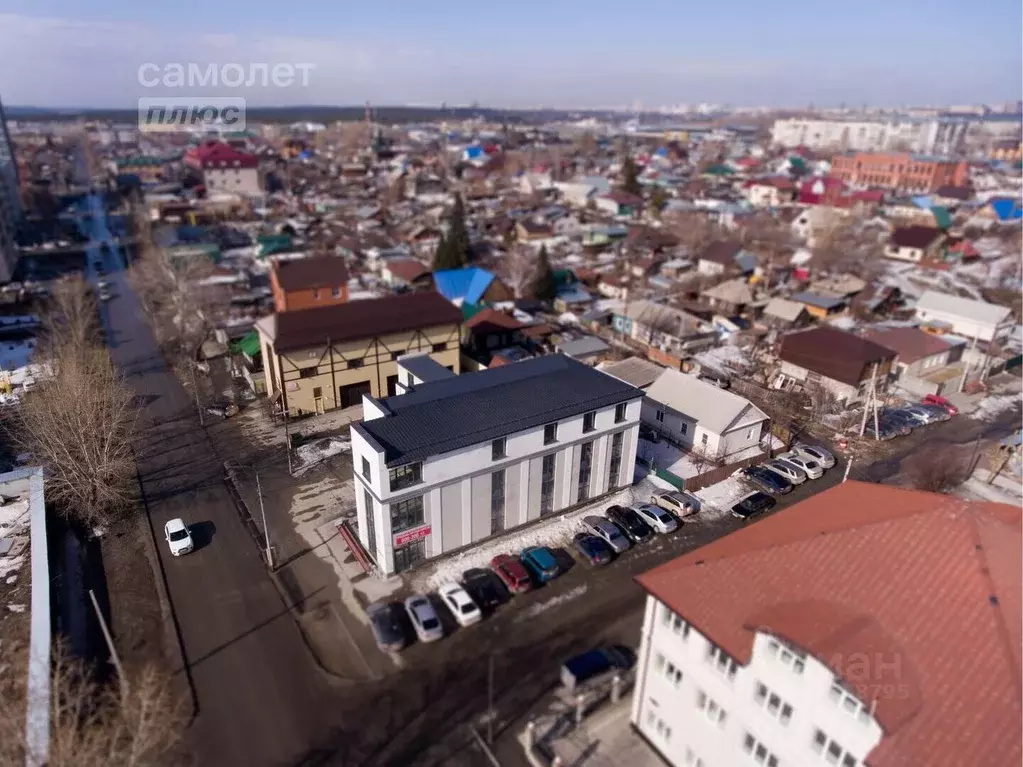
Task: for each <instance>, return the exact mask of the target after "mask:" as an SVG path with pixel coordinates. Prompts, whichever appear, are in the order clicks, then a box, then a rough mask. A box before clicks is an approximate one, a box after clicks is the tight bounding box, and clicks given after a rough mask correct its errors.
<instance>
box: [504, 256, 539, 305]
mask: <svg viewBox="0 0 1023 767" xmlns="http://www.w3.org/2000/svg"><path fill="white" fill-rule="evenodd" d="M495 266H496V267H497V268H496V271H497V275H498V276H499V277H500V278H501V279H502V280H503V281H504V283H505V284H506V285H507V286H508V287H509V288H511V290H512V292H513V293H514V294H515V297H516V298H528V297H530V293H531V288H532V286H533V283H534V282H535V281H536V268H537V261H536V254H535V253H534V252H533V251H532V250H531V249H530V248H528V247H514V246H513V247H512V248H511V249H509V250H508V251H507V252H506V253H505V254H504V256H503V257H502V258H501V259H500V260H499V261H498V262H497V263H496V265H495Z"/></svg>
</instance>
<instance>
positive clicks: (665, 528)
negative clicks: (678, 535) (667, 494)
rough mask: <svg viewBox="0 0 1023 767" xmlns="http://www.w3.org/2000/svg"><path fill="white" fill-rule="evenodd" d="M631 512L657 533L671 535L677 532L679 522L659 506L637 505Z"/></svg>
mask: <svg viewBox="0 0 1023 767" xmlns="http://www.w3.org/2000/svg"><path fill="white" fill-rule="evenodd" d="M632 510H633V511H635V512H636V513H637V514H639V516H640V517H642V519H643V521H644V522H646V523H647V524H648V525H650V527H652V528H653V529H654V530H655V531H656V532H658V533H673V532H675V531H676V530H678V526H679V521H678V520H677V519H675V517H674V516H672V515H671V514H669V513H668V512H666V511H665V510H664V509H662V508H661V507H660V506H654V505H653V504H652V503H639V504H636V505H635V506H633V507H632Z"/></svg>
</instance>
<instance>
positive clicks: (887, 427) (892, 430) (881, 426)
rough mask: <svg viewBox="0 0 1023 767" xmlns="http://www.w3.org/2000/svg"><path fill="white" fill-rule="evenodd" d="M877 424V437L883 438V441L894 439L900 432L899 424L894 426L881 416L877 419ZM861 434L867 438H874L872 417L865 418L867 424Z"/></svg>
mask: <svg viewBox="0 0 1023 767" xmlns="http://www.w3.org/2000/svg"><path fill="white" fill-rule="evenodd" d="M877 425H878V430H877V438H878V439H881V440H884V441H885V442H887V441H888V440H890V439H895V438H896V437H898V436H899V435H900V434H901V433H902V432H901V431H900V427H899V426H896V425H895V424H893V423H889V422H887V421H885V420H884V419H883V418H879V419H878V421H877ZM863 436H864V437H867V438H868V439H874V436H875V435H874V420H873V419H868V420H867V425H866V426H865V427H864V428H863Z"/></svg>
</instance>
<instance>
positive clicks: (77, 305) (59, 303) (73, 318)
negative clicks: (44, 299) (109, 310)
mask: <svg viewBox="0 0 1023 767" xmlns="http://www.w3.org/2000/svg"><path fill="white" fill-rule="evenodd" d="M41 320H42V324H43V330H44V333H45V337H46V341H47V343H48V344H51V345H53V346H54V347H58V348H59V347H70V348H80V349H84V348H87V347H90V346H96V345H98V344H99V343H100V325H99V315H98V314H97V307H96V299H95V296H94V295H93V292H92V290H91V289H90V288H89V286H88V284H86V282H85V280H83V279H82V278H81V277H77V276H76V277H65V278H63V279H61V280H58V281H57V282H56V283H55V284H54V285H53V286H52V287H51V289H50V299H49V305H48V307H47V310H46V311H45V312H43V314H42V316H41Z"/></svg>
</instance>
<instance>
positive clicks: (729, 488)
mask: <svg viewBox="0 0 1023 767" xmlns="http://www.w3.org/2000/svg"><path fill="white" fill-rule="evenodd" d="M751 492H752V488H751V487H750V486H749V485H748V484H747V483H746V481H745V480H743V479H740V478H739V476H737V475H736V474H733V475H732V476H730V477H729V478H728V479H726V480H724V481H722V482H718V483H717V484H716V485H710V486H708V487H705V488H703V490H698V491H697V492H696V493H694V495H695V496H696V497H697V498H699V499H700V517H701V518H708V517H720V516H722V515H724V514H727V513H728V512H729V511H730V510H731V508H732V506H734V505H735V504H736V503H737V502H738V501H739V500H740V499H741V498H743V497H745V496H747V495H749V494H750V493H751Z"/></svg>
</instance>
